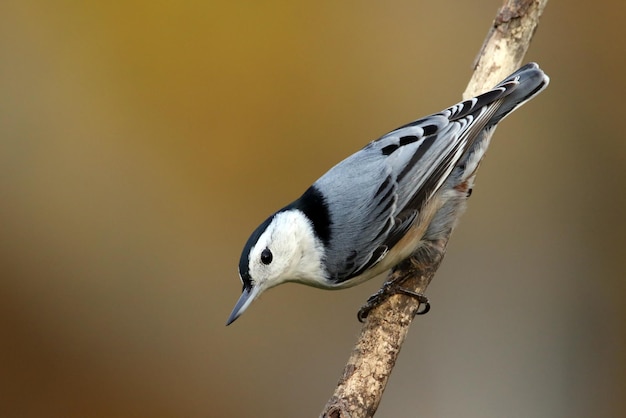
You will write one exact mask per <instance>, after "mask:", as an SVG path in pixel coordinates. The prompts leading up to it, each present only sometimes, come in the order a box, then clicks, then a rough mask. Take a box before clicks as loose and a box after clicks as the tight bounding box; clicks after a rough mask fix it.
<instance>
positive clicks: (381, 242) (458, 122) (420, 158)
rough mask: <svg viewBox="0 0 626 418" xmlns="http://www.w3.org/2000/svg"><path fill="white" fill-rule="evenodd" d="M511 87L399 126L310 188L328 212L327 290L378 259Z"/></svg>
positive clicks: (512, 81)
mask: <svg viewBox="0 0 626 418" xmlns="http://www.w3.org/2000/svg"><path fill="white" fill-rule="evenodd" d="M517 85H518V79H517V78H511V77H510V78H509V79H507V80H505V81H504V82H502V83H501V84H500V85H498V87H496V88H494V90H491V91H489V92H487V93H485V94H483V95H481V96H478V97H476V98H473V99H470V100H467V101H464V102H461V103H459V104H457V105H455V106H452V107H450V108H448V109H446V110H444V111H443V112H441V113H438V114H434V115H431V116H428V117H426V118H423V119H419V120H417V121H414V122H412V123H410V124H407V125H404V126H402V127H400V128H398V129H396V130H394V131H392V132H390V133H388V134H387V135H385V136H383V137H381V138H380V139H378V140H376V141H373V142H371V143H370V144H368V145H367V146H365V148H363V149H362V150H360V151H359V152H357V153H355V154H353V155H352V156H350V157H348V158H347V159H345V160H343V161H342V162H340V163H339V164H337V165H336V166H335V167H333V168H332V169H331V170H330V171H329V172H327V173H326V174H325V175H324V176H322V177H321V178H320V179H319V180H318V181H317V182H316V183H315V186H316V187H317V188H318V189H319V190H321V191H322V193H323V194H324V197H325V201H326V204H327V206H328V209H329V212H330V213H329V214H330V219H331V237H332V239H331V240H330V243H329V246H328V249H327V250H328V251H327V254H326V265H327V266H328V273H329V279H330V280H331V281H332V282H333V283H335V284H339V283H341V282H344V281H346V280H348V279H350V278H353V277H356V276H359V275H360V274H362V273H363V272H365V271H366V270H368V269H369V268H371V267H373V266H374V265H375V264H377V263H378V262H380V260H382V259H383V258H384V257H385V255H386V254H387V252H388V251H389V250H390V249H391V248H393V246H394V245H395V244H396V243H397V242H398V241H399V240H400V239H401V238H402V237H403V236H404V235H405V233H406V231H407V230H408V229H409V228H410V227H411V226H412V224H413V222H414V221H415V219H416V218H417V216H418V214H419V211H420V210H421V208H422V207H423V205H424V203H425V202H426V201H427V200H428V199H430V197H431V196H432V195H433V194H434V193H435V192H437V190H438V189H439V188H440V187H441V185H442V184H443V183H444V181H445V180H446V178H447V177H448V176H449V175H450V173H451V171H452V170H453V168H454V167H455V165H456V164H457V163H458V162H459V160H460V159H461V157H462V156H463V154H464V153H465V152H466V151H467V150H468V149H469V148H470V147H471V145H472V144H473V141H474V140H475V139H476V137H477V136H478V135H479V134H480V132H481V131H482V130H483V129H485V128H486V127H488V126H491V125H493V124H495V123H497V121H498V120H499V119H501V117H499V118H498V120H495V121H493V120H492V118H493V116H494V114H495V112H496V111H497V110H498V109H499V108H500V107H501V105H502V104H503V103H505V102H506V97H507V96H508V95H509V94H510V93H511V92H512V91H514V90H515V88H516V86H517ZM511 108H513V107H511Z"/></svg>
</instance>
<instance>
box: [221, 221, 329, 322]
mask: <svg viewBox="0 0 626 418" xmlns="http://www.w3.org/2000/svg"><path fill="white" fill-rule="evenodd" d="M323 260H324V247H323V245H322V244H321V242H320V241H319V239H317V238H316V237H315V234H314V232H313V227H312V225H311V222H310V221H309V220H308V219H307V217H306V216H305V215H304V214H303V213H302V212H300V211H299V210H297V209H291V210H287V211H284V212H278V213H277V214H276V215H275V216H274V217H273V218H272V221H271V222H270V223H269V225H268V226H267V227H266V228H265V230H264V231H263V232H262V233H261V235H259V238H258V239H257V241H256V243H255V244H254V246H253V247H252V248H251V250H250V253H249V254H248V272H247V273H248V275H249V279H250V281H251V286H246V284H245V283H244V289H243V292H242V294H241V297H240V298H239V300H238V301H237V303H236V304H235V308H234V309H233V311H232V313H231V314H230V317H229V318H228V321H227V325H228V324H230V323H232V322H233V321H234V320H236V319H237V318H238V317H239V316H240V315H241V314H242V313H243V312H244V311H245V310H246V309H247V308H248V306H250V304H251V303H252V301H254V300H255V299H256V298H257V297H258V296H259V295H260V294H261V293H263V291H265V290H267V289H270V288H272V287H274V286H278V285H279V284H281V283H285V282H300V283H304V284H308V285H312V286H318V287H328V285H326V286H324V284H325V283H326V270H325V268H324V266H323V264H322V263H323Z"/></svg>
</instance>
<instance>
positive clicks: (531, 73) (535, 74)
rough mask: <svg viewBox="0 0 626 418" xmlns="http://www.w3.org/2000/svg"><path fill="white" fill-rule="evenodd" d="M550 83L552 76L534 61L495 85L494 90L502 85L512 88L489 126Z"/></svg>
mask: <svg viewBox="0 0 626 418" xmlns="http://www.w3.org/2000/svg"><path fill="white" fill-rule="evenodd" d="M549 83H550V78H549V77H548V76H547V75H546V74H545V73H544V72H543V70H541V68H539V66H538V65H537V64H536V63H534V62H531V63H529V64H526V65H524V66H523V67H521V68H519V69H518V70H517V71H515V72H514V73H513V74H511V75H510V76H508V77H507V78H505V79H504V80H502V82H500V83H499V84H498V85H497V86H496V87H494V90H496V89H498V88H500V87H506V88H507V89H508V88H510V89H511V90H510V92H509V94H507V95H506V97H505V98H504V99H503V102H502V104H501V106H500V108H499V109H498V110H497V111H496V113H495V114H494V115H493V117H492V118H491V120H490V121H489V123H488V124H487V127H489V126H493V125H495V124H497V123H498V122H500V121H501V120H502V119H504V118H505V117H506V116H507V115H508V114H509V113H511V112H513V111H514V110H515V109H517V108H518V107H520V106H522V105H523V104H524V103H526V102H527V101H529V100H530V99H532V98H533V97H535V96H536V95H537V94H539V93H540V92H541V91H542V90H543V89H545V88H546V87H547V86H548V84H549Z"/></svg>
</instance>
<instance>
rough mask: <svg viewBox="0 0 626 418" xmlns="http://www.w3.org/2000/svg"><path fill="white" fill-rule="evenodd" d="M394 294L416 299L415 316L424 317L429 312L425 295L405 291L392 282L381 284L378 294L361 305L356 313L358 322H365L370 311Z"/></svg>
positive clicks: (428, 304) (428, 303)
mask: <svg viewBox="0 0 626 418" xmlns="http://www.w3.org/2000/svg"><path fill="white" fill-rule="evenodd" d="M395 294H402V295H407V296H411V297H414V298H415V299H417V301H418V302H419V303H420V305H419V307H418V308H417V312H415V315H424V314H427V313H428V311H430V302H429V301H428V298H427V297H426V295H424V294H423V293H419V292H414V291H412V290H409V289H406V288H404V287H402V286H400V285H399V284H398V283H396V282H394V281H388V282H385V284H383V287H381V288H380V290H379V291H378V292H376V293H374V294H373V295H372V296H370V297H369V298H368V299H367V301H366V302H365V305H363V306H362V307H361V309H359V312H358V313H357V318H358V319H359V322H365V319H366V318H367V316H368V315H369V314H370V312H371V311H372V309H374V308H377V307H378V306H379V305H381V304H382V303H383V302H384V301H385V300H386V299H387V298H388V297H389V296H392V295H395ZM422 306H423V308H422Z"/></svg>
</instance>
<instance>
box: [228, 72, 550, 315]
mask: <svg viewBox="0 0 626 418" xmlns="http://www.w3.org/2000/svg"><path fill="white" fill-rule="evenodd" d="M549 81H550V79H549V77H548V76H547V75H546V74H545V73H544V72H543V70H541V69H540V68H539V66H538V65H537V64H536V63H529V64H526V65H524V66H522V67H521V68H519V69H518V70H516V71H515V72H513V73H512V74H511V75H509V76H508V77H506V78H505V79H504V80H503V81H502V82H500V83H499V84H497V85H496V86H495V87H494V88H493V89H491V90H489V91H487V92H485V93H483V94H480V95H478V96H476V97H474V98H471V99H468V100H464V101H462V102H460V103H458V104H455V105H454V106H451V107H449V108H447V109H445V110H443V111H441V112H439V113H435V114H432V115H430V116H427V117H424V118H421V119H417V120H415V121H413V122H410V123H408V124H405V125H403V126H401V127H399V128H397V129H395V130H393V131H391V132H389V133H387V134H386V135H383V136H382V137H380V138H378V139H376V140H374V141H372V142H370V143H368V144H367V145H365V146H364V147H363V148H362V149H360V150H359V151H357V152H356V153H354V154H352V155H350V156H349V157H347V158H346V159H344V160H343V161H341V162H339V163H338V164H337V165H335V166H334V167H332V168H331V169H330V170H329V171H327V172H326V173H325V174H324V175H322V177H320V178H319V179H318V180H317V181H315V183H313V185H311V186H310V187H309V188H308V189H306V191H305V192H304V193H303V194H302V195H301V196H300V197H299V198H298V199H296V200H295V201H293V202H292V203H290V204H289V205H287V206H285V207H283V208H282V209H280V210H278V211H277V212H275V213H274V214H272V215H271V216H269V217H268V218H267V219H265V221H263V222H262V223H261V224H260V225H259V226H258V227H257V228H256V229H255V230H254V232H252V234H251V235H250V237H249V239H248V240H247V242H246V244H245V245H244V247H243V251H242V253H241V257H240V261H239V277H240V280H241V283H242V285H243V286H242V292H241V295H240V297H239V299H238V300H237V302H236V304H235V307H234V309H233V310H232V313H231V314H230V316H229V317H228V320H227V322H226V325H229V324H231V323H232V322H234V321H235V320H236V319H237V318H239V316H241V314H242V313H243V312H244V311H245V310H246V309H247V308H248V307H249V306H250V304H251V303H252V302H253V301H254V300H255V299H257V298H258V296H259V295H260V294H261V293H263V292H264V291H266V290H268V289H270V288H273V287H275V286H278V285H280V284H282V283H286V282H295V283H301V284H305V285H309V286H313V287H317V288H322V289H330V290H332V289H344V288H348V287H352V286H356V285H358V284H360V283H363V282H365V281H367V280H369V279H371V278H373V277H375V276H377V275H379V274H381V273H383V272H385V271H387V270H390V269H392V268H393V267H395V266H396V265H398V264H399V263H400V262H402V261H403V260H405V259H407V258H408V257H410V256H411V255H412V254H415V253H416V252H417V250H419V248H420V247H421V246H423V245H424V243H425V242H427V241H428V240H433V239H436V238H437V236H438V235H440V234H441V233H442V228H443V225H445V224H446V222H448V223H449V219H448V218H449V217H450V216H455V214H453V213H451V212H453V211H452V210H448V211H446V210H441V209H442V208H444V206H445V205H446V203H447V202H451V201H452V200H454V199H456V200H462V201H465V200H466V199H467V197H469V195H470V194H471V191H472V186H473V178H474V174H475V171H476V169H477V168H478V165H479V163H480V161H481V160H482V158H483V156H484V153H485V151H486V149H487V145H488V143H489V138H490V135H487V134H488V133H489V132H490V131H492V130H493V129H494V128H495V127H496V125H497V124H498V123H499V122H500V121H501V120H502V119H504V118H505V117H506V116H507V115H508V114H510V113H511V112H513V111H514V110H516V109H517V108H518V107H520V106H521V105H523V104H524V103H526V102H527V101H528V100H530V99H531V98H533V97H535V96H536V95H537V94H539V92H541V91H542V90H543V89H545V88H546V87H547V85H548V83H549ZM444 209H445V208H444Z"/></svg>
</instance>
